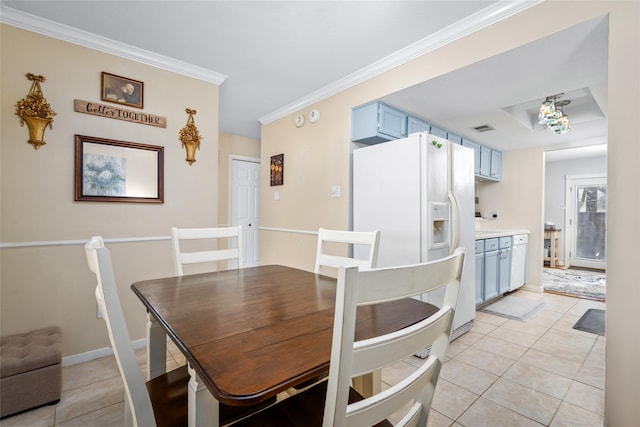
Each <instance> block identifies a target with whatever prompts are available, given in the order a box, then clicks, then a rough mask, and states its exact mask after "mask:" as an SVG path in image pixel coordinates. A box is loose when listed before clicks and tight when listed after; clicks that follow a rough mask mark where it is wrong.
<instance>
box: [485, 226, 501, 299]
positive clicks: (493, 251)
mask: <svg viewBox="0 0 640 427" xmlns="http://www.w3.org/2000/svg"><path fill="white" fill-rule="evenodd" d="M498 241H499V239H497V238H495V239H486V240H485V241H484V286H483V290H484V292H483V300H484V301H489V300H492V299H494V298H496V297H497V296H498V295H500V292H499V288H498V280H499V276H498V274H499V268H498V267H499V262H500V252H499V244H498Z"/></svg>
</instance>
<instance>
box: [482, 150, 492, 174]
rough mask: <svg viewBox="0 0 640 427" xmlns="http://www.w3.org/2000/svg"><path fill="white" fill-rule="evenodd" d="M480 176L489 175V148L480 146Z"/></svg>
mask: <svg viewBox="0 0 640 427" xmlns="http://www.w3.org/2000/svg"><path fill="white" fill-rule="evenodd" d="M480 176H481V177H484V178H489V177H491V148H489V147H485V146H484V145H482V146H480Z"/></svg>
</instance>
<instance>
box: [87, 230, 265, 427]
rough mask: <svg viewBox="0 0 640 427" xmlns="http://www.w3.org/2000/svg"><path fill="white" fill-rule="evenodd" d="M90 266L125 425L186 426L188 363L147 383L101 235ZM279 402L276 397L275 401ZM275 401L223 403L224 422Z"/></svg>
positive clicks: (91, 245) (91, 248) (92, 246)
mask: <svg viewBox="0 0 640 427" xmlns="http://www.w3.org/2000/svg"><path fill="white" fill-rule="evenodd" d="M85 253H86V256H87V263H88V265H89V269H90V270H91V271H92V272H93V273H95V275H96V278H97V281H98V283H97V286H96V288H95V297H96V302H97V303H98V307H99V309H100V313H102V318H103V319H104V321H105V324H106V326H107V332H108V335H109V341H110V343H111V347H112V348H113V353H114V356H115V359H116V362H117V365H118V370H119V371H120V375H121V376H122V380H123V382H124V391H125V399H124V402H125V405H124V406H125V411H124V423H123V425H125V426H136V427H154V426H171V427H175V426H186V425H187V423H188V414H189V408H188V385H189V381H190V378H191V377H190V375H189V372H188V366H187V365H184V366H181V367H179V368H177V369H175V370H173V371H170V372H167V373H164V374H162V375H158V376H157V377H155V378H154V379H152V380H150V381H148V382H146V383H145V381H144V378H143V375H142V371H141V370H140V365H138V361H137V360H136V356H135V353H134V350H133V346H132V344H131V338H130V336H129V332H128V329H127V324H126V321H125V318H124V313H123V311H122V306H121V305H120V298H119V296H118V289H117V286H116V281H115V276H114V273H113V265H112V263H111V254H110V253H109V250H108V249H107V248H105V246H104V240H103V239H102V237H100V236H94V237H92V238H91V240H89V241H88V242H87V243H86V244H85ZM273 401H275V400H273ZM273 401H268V402H265V403H262V404H258V405H256V406H246V407H231V406H227V405H224V404H221V403H220V404H219V420H218V423H219V424H220V425H225V424H228V423H230V422H233V421H235V420H236V419H239V418H242V417H244V416H246V415H248V414H251V413H253V412H255V411H258V410H260V409H262V408H264V407H266V406H267V405H269V404H272V403H273Z"/></svg>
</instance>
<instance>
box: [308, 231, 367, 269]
mask: <svg viewBox="0 0 640 427" xmlns="http://www.w3.org/2000/svg"><path fill="white" fill-rule="evenodd" d="M379 241H380V231H371V232H369V231H342V230H327V229H325V228H320V229H319V230H318V244H317V250H316V263H315V268H314V271H315V272H316V273H320V272H321V267H322V266H325V267H331V268H334V269H336V270H337V269H338V268H340V267H352V266H355V267H358V268H359V269H360V270H364V269H370V268H375V266H376V263H377V261H378V245H379ZM326 243H339V244H347V245H366V246H368V247H369V251H368V254H367V258H366V259H364V258H363V259H356V258H351V257H348V256H338V255H333V254H328V253H326Z"/></svg>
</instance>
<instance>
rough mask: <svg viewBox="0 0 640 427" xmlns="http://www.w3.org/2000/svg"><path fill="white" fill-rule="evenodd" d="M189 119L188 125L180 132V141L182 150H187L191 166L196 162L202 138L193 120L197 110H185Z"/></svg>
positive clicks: (187, 159)
mask: <svg viewBox="0 0 640 427" xmlns="http://www.w3.org/2000/svg"><path fill="white" fill-rule="evenodd" d="M185 111H186V112H187V114H188V115H189V117H188V118H187V124H186V125H185V127H183V128H182V129H181V130H180V141H182V148H186V150H187V158H186V159H185V160H186V161H187V162H189V166H191V165H192V164H193V162H195V161H196V149H198V150H199V149H200V140H201V139H202V137H201V136H200V133H198V128H197V127H196V123H195V121H194V120H193V115H194V114H196V110H191V109H189V108H187V109H186V110H185Z"/></svg>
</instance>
